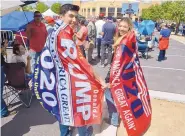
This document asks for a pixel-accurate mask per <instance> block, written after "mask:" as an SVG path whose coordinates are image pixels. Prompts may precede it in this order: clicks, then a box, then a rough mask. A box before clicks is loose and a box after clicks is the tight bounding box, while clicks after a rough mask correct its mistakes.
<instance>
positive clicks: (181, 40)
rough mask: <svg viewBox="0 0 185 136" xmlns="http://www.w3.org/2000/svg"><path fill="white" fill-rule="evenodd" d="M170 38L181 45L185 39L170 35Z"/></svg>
mask: <svg viewBox="0 0 185 136" xmlns="http://www.w3.org/2000/svg"><path fill="white" fill-rule="evenodd" d="M170 38H171V39H173V40H175V41H178V42H180V43H182V44H185V38H184V37H182V36H177V35H171V36H170Z"/></svg>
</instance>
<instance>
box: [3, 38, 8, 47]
mask: <svg viewBox="0 0 185 136" xmlns="http://www.w3.org/2000/svg"><path fill="white" fill-rule="evenodd" d="M4 47H8V40H7V39H5V40H4Z"/></svg>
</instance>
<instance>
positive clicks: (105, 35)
mask: <svg viewBox="0 0 185 136" xmlns="http://www.w3.org/2000/svg"><path fill="white" fill-rule="evenodd" d="M115 32H116V27H115V25H114V24H113V22H112V17H108V18H107V22H106V23H105V24H104V25H103V29H102V45H101V65H100V67H105V58H106V49H107V48H108V58H107V59H108V60H107V62H108V65H109V67H110V64H111V58H112V45H113V44H114V35H115Z"/></svg>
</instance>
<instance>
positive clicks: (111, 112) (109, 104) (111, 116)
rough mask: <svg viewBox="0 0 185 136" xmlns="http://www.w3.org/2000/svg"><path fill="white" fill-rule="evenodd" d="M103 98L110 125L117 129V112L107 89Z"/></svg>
mask: <svg viewBox="0 0 185 136" xmlns="http://www.w3.org/2000/svg"><path fill="white" fill-rule="evenodd" d="M105 98H106V102H107V107H108V112H109V119H110V124H111V125H113V126H116V127H117V126H118V125H119V114H118V112H117V109H116V106H115V103H114V100H113V97H112V94H111V92H110V89H109V88H107V89H106V91H105Z"/></svg>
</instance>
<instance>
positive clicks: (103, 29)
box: [100, 24, 105, 36]
mask: <svg viewBox="0 0 185 136" xmlns="http://www.w3.org/2000/svg"><path fill="white" fill-rule="evenodd" d="M104 33H105V24H104V25H103V28H102V32H101V33H100V34H101V35H102V36H104Z"/></svg>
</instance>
